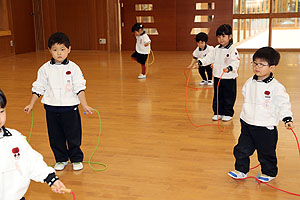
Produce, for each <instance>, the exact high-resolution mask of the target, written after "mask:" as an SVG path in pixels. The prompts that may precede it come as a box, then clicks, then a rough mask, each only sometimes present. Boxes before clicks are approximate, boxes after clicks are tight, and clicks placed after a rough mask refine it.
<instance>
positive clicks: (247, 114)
mask: <svg viewBox="0 0 300 200" xmlns="http://www.w3.org/2000/svg"><path fill="white" fill-rule="evenodd" d="M242 94H243V96H244V104H243V107H242V112H241V115H240V117H241V119H242V120H244V121H245V122H246V123H248V124H250V125H254V126H264V127H273V126H277V125H278V123H279V120H283V119H284V118H286V117H291V119H292V112H291V104H290V98H289V95H288V94H287V93H286V91H285V88H284V86H283V85H282V84H281V83H279V82H278V81H277V80H276V79H275V78H273V76H272V74H271V76H270V77H268V78H267V79H265V80H263V81H259V80H256V76H254V77H253V78H249V79H248V80H247V81H246V83H245V84H244V86H243V89H242Z"/></svg>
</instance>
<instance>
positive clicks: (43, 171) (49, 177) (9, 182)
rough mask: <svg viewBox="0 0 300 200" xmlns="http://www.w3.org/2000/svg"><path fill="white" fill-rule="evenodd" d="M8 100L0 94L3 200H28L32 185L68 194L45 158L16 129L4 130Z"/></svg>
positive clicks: (0, 149) (0, 152)
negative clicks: (39, 183)
mask: <svg viewBox="0 0 300 200" xmlns="http://www.w3.org/2000/svg"><path fill="white" fill-rule="evenodd" d="M6 103H7V100H6V97H5V95H4V93H3V92H2V90H0V199H2V200H19V199H20V200H25V198H24V195H25V193H26V191H27V189H28V187H29V184H30V181H31V180H34V181H36V182H41V183H47V184H48V185H49V186H50V187H52V191H53V192H56V193H64V192H63V191H61V189H65V186H64V184H63V183H62V182H61V181H60V180H58V177H57V176H56V175H55V171H54V169H53V168H51V167H48V166H47V164H46V163H45V162H44V161H43V156H42V155H41V154H39V153H38V152H36V151H35V150H34V149H32V147H31V146H30V145H29V144H28V142H27V141H26V139H25V137H24V136H23V135H21V133H19V132H18V131H16V130H14V129H9V128H6V127H4V124H5V122H6V108H5V107H6Z"/></svg>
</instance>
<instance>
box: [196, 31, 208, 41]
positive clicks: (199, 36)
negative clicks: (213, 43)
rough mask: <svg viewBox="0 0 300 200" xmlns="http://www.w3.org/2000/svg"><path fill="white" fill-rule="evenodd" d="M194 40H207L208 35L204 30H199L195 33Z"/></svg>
mask: <svg viewBox="0 0 300 200" xmlns="http://www.w3.org/2000/svg"><path fill="white" fill-rule="evenodd" d="M195 40H196V42H200V41H202V42H205V43H206V42H207V41H208V35H207V34H206V33H204V32H200V33H198V34H197V35H196V38H195Z"/></svg>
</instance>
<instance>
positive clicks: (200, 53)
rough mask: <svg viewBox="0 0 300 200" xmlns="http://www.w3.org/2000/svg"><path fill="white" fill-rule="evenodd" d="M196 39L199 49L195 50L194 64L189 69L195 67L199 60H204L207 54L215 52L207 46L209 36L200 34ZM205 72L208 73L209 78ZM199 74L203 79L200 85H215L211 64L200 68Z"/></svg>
mask: <svg viewBox="0 0 300 200" xmlns="http://www.w3.org/2000/svg"><path fill="white" fill-rule="evenodd" d="M195 39H196V42H197V45H198V47H197V48H196V49H195V50H194V52H193V59H192V62H191V64H190V65H189V66H188V67H187V68H191V67H193V66H194V65H195V64H196V63H197V62H198V59H199V58H204V57H205V56H206V55H207V54H209V53H210V52H212V51H214V47H212V46H209V45H207V44H206V43H207V41H208V35H207V34H206V33H203V32H201V33H198V34H197V35H196V38H195ZM205 71H206V73H207V78H206V74H205ZM199 74H200V75H201V77H202V79H203V80H202V81H201V82H200V85H213V80H212V68H211V65H210V64H209V65H207V66H199Z"/></svg>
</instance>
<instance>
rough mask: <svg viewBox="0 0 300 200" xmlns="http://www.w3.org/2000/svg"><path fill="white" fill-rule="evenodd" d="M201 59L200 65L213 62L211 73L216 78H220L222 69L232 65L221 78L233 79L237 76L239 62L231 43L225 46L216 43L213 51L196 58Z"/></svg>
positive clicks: (236, 52)
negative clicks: (230, 69)
mask: <svg viewBox="0 0 300 200" xmlns="http://www.w3.org/2000/svg"><path fill="white" fill-rule="evenodd" d="M198 60H200V61H201V63H202V66H207V65H209V64H213V75H214V77H216V78H220V77H221V75H222V73H223V69H224V68H227V67H228V66H231V67H232V71H230V72H229V73H224V75H223V76H222V79H234V78H236V77H238V73H237V72H238V68H239V64H240V57H239V53H238V51H237V50H236V48H235V47H234V46H233V45H232V43H230V44H228V45H227V46H225V47H222V46H220V45H217V46H216V47H215V48H214V51H212V52H210V53H209V54H207V56H205V57H204V58H198Z"/></svg>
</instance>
